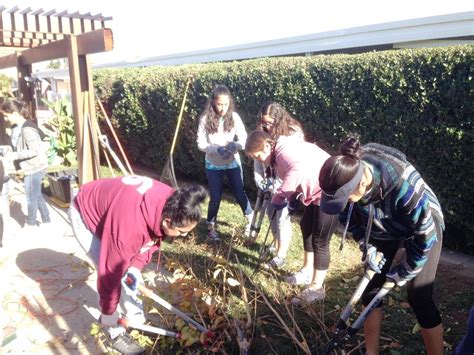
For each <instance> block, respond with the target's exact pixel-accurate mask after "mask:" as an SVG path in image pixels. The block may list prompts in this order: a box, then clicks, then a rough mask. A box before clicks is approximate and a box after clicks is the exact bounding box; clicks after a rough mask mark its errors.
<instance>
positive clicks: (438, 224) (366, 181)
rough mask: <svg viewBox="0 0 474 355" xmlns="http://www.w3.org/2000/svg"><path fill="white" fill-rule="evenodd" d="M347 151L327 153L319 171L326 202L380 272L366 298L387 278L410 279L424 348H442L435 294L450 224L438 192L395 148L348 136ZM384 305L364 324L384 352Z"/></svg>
mask: <svg viewBox="0 0 474 355" xmlns="http://www.w3.org/2000/svg"><path fill="white" fill-rule="evenodd" d="M341 153H342V155H337V156H333V157H331V158H329V159H328V160H327V161H326V162H325V163H324V165H323V167H322V169H321V171H320V175H319V184H320V186H321V188H322V191H323V193H322V197H321V209H322V210H323V212H325V213H327V214H339V219H340V220H341V222H343V223H346V226H347V227H348V228H347V230H348V231H349V232H350V233H352V235H353V238H354V239H355V240H356V241H358V242H359V245H360V246H361V248H362V250H363V251H364V253H363V260H364V262H365V263H366V265H367V266H368V267H370V268H372V269H373V270H374V271H375V272H376V274H375V276H374V277H373V278H372V280H371V281H370V283H369V285H368V286H367V288H366V289H365V291H364V294H363V296H362V302H363V304H364V305H365V306H367V305H368V304H369V302H370V300H371V299H372V298H373V296H374V295H375V293H376V292H377V291H378V289H379V288H380V287H381V286H382V285H383V283H384V282H385V280H386V278H389V279H391V280H393V281H394V282H395V283H397V284H398V285H399V286H402V285H404V284H405V283H407V294H408V302H409V304H410V306H411V307H412V309H413V311H414V312H415V315H416V318H417V320H418V323H419V324H420V326H421V333H422V336H423V341H424V343H425V348H426V351H427V353H428V354H442V353H443V328H442V325H441V316H440V313H439V311H438V309H437V307H436V305H435V303H434V301H433V283H434V280H435V276H436V269H437V266H438V261H439V256H440V253H441V244H442V233H443V229H444V221H443V214H442V212H441V206H440V204H439V202H438V199H437V198H436V196H435V194H434V193H433V191H432V190H431V189H430V187H429V186H428V185H427V184H426V183H425V182H424V181H423V179H422V178H421V176H420V174H419V173H418V172H417V171H416V169H415V168H414V167H413V165H411V164H410V163H409V162H408V161H407V160H406V157H405V155H404V154H403V153H401V152H400V151H398V150H397V149H394V148H389V147H386V146H383V145H380V144H376V143H369V144H367V145H365V146H360V144H359V141H358V140H357V139H356V138H349V139H347V140H346V141H345V142H344V143H343V145H342V147H341ZM348 202H349V203H348ZM399 249H400V250H399ZM399 251H400V253H398V255H397V258H396V260H397V261H394V257H395V254H397V252H399ZM377 252H381V253H383V256H384V258H383V259H382V260H380V259H377V258H376V257H375V256H376V254H377ZM400 254H401V257H400V258H398V256H400ZM381 306H382V305H381V304H379V306H378V308H376V309H375V310H374V311H373V312H372V313H371V314H370V315H369V317H368V318H367V320H366V322H365V324H364V332H365V340H366V346H367V353H368V354H378V349H379V338H380V329H381V325H382V308H381Z"/></svg>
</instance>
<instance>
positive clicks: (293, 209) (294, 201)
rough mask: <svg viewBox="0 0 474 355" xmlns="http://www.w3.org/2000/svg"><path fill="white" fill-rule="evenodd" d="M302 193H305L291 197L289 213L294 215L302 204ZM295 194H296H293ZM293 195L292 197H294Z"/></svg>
mask: <svg viewBox="0 0 474 355" xmlns="http://www.w3.org/2000/svg"><path fill="white" fill-rule="evenodd" d="M301 195H303V193H302V192H300V193H298V195H296V197H294V198H291V199H290V200H289V201H288V214H289V215H292V214H293V213H295V212H296V211H297V210H298V207H299V205H300V197H301ZM293 196H294V195H293ZM293 196H292V197H293Z"/></svg>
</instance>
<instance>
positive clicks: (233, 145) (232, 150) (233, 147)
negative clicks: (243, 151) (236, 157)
mask: <svg viewBox="0 0 474 355" xmlns="http://www.w3.org/2000/svg"><path fill="white" fill-rule="evenodd" d="M226 148H227V151H228V152H229V153H230V154H235V153H237V151H238V150H239V148H238V146H237V143H235V142H230V143H229V144H227V146H226Z"/></svg>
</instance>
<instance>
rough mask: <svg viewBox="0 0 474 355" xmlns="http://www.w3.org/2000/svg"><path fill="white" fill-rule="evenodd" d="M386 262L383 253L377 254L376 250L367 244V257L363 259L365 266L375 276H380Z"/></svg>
mask: <svg viewBox="0 0 474 355" xmlns="http://www.w3.org/2000/svg"><path fill="white" fill-rule="evenodd" d="M386 261H387V259H385V258H384V256H383V253H381V252H378V251H377V248H376V247H374V246H373V245H372V244H367V255H366V256H365V259H364V263H365V265H367V266H368V267H370V268H371V269H372V270H374V271H375V272H376V273H377V274H380V273H381V272H382V268H383V266H384V265H385V262H386Z"/></svg>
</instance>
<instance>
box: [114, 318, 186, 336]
mask: <svg viewBox="0 0 474 355" xmlns="http://www.w3.org/2000/svg"><path fill="white" fill-rule="evenodd" d="M117 325H119V326H121V327H124V328H134V329H138V330H143V331H146V332H149V333H153V334H158V335H164V336H168V337H173V338H177V339H179V338H181V333H176V332H172V331H170V330H166V329H162V328H158V327H153V326H151V325H147V324H142V323H135V322H130V321H129V320H127V319H125V318H119V319H118V320H117Z"/></svg>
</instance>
